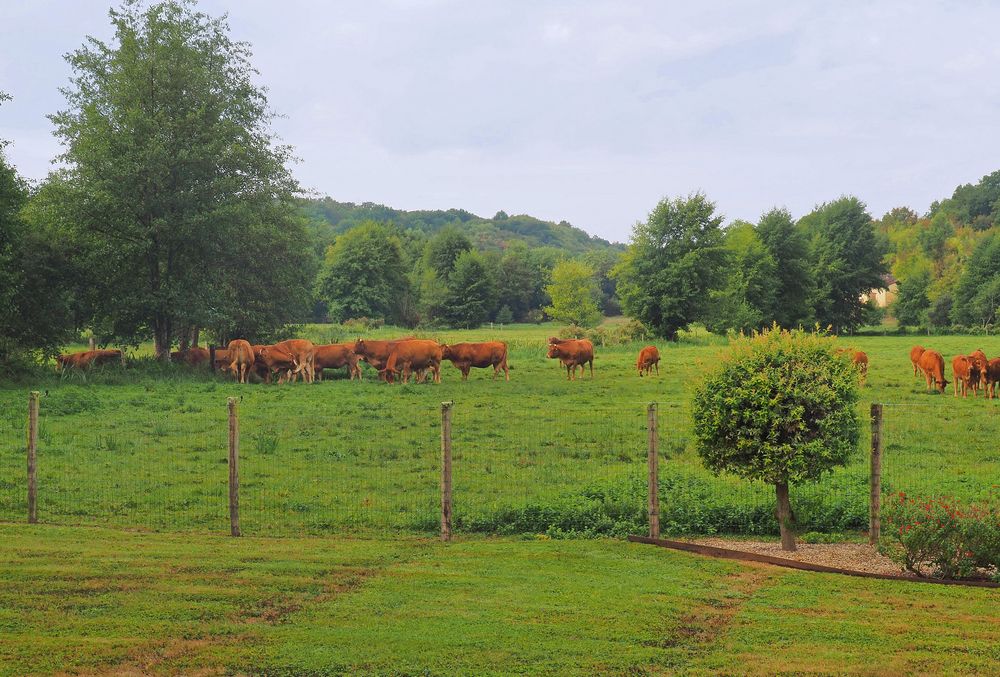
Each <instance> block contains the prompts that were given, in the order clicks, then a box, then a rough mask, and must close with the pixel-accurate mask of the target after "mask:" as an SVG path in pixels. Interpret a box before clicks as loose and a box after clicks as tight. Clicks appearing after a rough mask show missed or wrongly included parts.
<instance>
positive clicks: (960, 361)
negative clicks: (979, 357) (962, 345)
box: [951, 355, 979, 397]
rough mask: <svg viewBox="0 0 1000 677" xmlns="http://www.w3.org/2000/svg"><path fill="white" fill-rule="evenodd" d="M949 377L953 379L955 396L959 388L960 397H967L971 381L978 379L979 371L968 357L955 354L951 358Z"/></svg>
mask: <svg viewBox="0 0 1000 677" xmlns="http://www.w3.org/2000/svg"><path fill="white" fill-rule="evenodd" d="M951 377H952V378H953V379H955V382H954V384H953V387H954V390H955V397H958V393H959V390H961V392H962V397H967V396H968V393H969V388H970V387H971V386H972V384H973V381H975V382H978V381H979V371H978V369H977V367H976V365H975V363H974V362H973V361H972V359H971V358H970V357H968V356H967V355H956V356H955V357H953V358H952V360H951Z"/></svg>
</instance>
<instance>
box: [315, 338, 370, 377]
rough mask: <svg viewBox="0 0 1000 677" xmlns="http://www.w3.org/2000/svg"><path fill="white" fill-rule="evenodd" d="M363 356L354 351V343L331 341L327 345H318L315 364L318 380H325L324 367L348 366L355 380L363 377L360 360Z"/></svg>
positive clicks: (349, 372)
mask: <svg viewBox="0 0 1000 677" xmlns="http://www.w3.org/2000/svg"><path fill="white" fill-rule="evenodd" d="M360 359H361V358H360V357H359V356H358V355H357V353H355V352H354V344H353V343H331V344H329V345H325V346H316V355H315V357H314V360H313V365H314V368H315V371H316V380H317V381H322V380H323V370H324V369H340V368H341V367H347V373H348V375H349V376H350V377H351V380H352V381H353V380H354V379H355V377H356V378H358V379H360V378H361V366H360V365H359V364H358V361H359V360H360Z"/></svg>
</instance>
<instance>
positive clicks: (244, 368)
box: [226, 339, 255, 383]
mask: <svg viewBox="0 0 1000 677" xmlns="http://www.w3.org/2000/svg"><path fill="white" fill-rule="evenodd" d="M226 351H227V352H228V353H229V370H230V371H231V372H233V376H235V377H236V382H237V383H246V382H247V375H248V374H249V373H250V370H251V369H253V363H254V360H255V357H254V352H253V346H251V345H250V342H249V341H246V340H244V339H233V340H232V341H230V342H229V345H228V346H226Z"/></svg>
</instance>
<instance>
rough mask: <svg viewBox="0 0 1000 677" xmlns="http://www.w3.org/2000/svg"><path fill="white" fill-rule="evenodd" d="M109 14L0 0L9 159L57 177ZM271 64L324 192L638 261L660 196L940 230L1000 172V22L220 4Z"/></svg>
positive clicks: (548, 5) (593, 8)
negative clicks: (862, 216)
mask: <svg viewBox="0 0 1000 677" xmlns="http://www.w3.org/2000/svg"><path fill="white" fill-rule="evenodd" d="M110 4H111V3H109V2H108V1H107V0H30V1H28V0H24V1H22V0H0V26H2V35H3V41H2V43H0V90H3V91H6V92H8V93H9V94H11V95H13V96H14V101H13V102H10V103H7V104H5V105H3V106H2V107H0V138H5V139H8V140H10V141H11V142H12V145H11V146H10V147H8V151H7V152H8V155H9V157H10V159H11V160H12V161H13V162H14V163H15V164H16V165H17V167H18V169H19V171H20V172H21V173H22V174H23V175H25V176H28V177H30V178H32V179H41V178H43V177H44V176H45V174H46V173H47V172H48V171H49V168H50V167H51V164H50V162H51V160H52V158H53V157H54V156H55V155H56V154H57V153H58V152H59V146H58V144H57V142H56V141H55V139H54V138H53V137H52V134H51V131H52V125H51V123H50V122H49V121H48V119H47V118H46V117H45V116H46V114H48V113H52V112H54V111H56V110H58V109H59V108H60V107H62V106H63V99H62V96H61V95H60V94H59V92H58V87H60V86H62V85H64V84H65V83H66V82H67V78H68V76H69V69H68V67H67V65H66V63H65V61H64V60H63V58H62V55H63V54H65V53H66V52H68V51H70V50H72V49H75V48H76V47H78V46H79V45H80V44H82V42H83V40H84V37H85V36H86V35H88V34H89V35H93V36H96V37H99V38H104V39H107V38H110V37H111V30H110V24H109V22H108V17H107V9H108V7H109V6H110ZM200 6H201V8H202V9H203V10H204V11H207V12H208V13H210V14H213V15H218V14H221V13H223V12H228V13H229V16H230V25H231V27H232V35H233V36H234V37H235V38H237V39H241V40H247V41H249V42H250V43H252V45H253V48H254V59H253V61H254V64H255V65H256V67H257V68H258V70H259V71H260V81H261V83H262V84H264V85H266V86H267V87H268V88H269V90H270V100H271V103H272V105H273V107H274V108H275V109H276V110H277V111H278V112H280V113H282V114H283V115H285V116H286V117H285V118H284V119H281V120H279V121H278V122H277V124H276V127H277V131H278V132H279V134H280V135H281V136H282V137H283V139H284V140H285V141H286V142H288V143H290V144H292V145H293V146H294V147H295V148H296V151H297V154H298V156H299V157H301V159H302V162H301V163H300V164H298V165H297V166H296V167H295V169H294V171H295V173H296V175H297V176H298V177H299V179H300V181H301V182H302V183H303V184H304V185H305V186H306V187H308V188H310V189H313V190H315V191H317V192H318V193H320V194H323V195H330V196H331V197H333V198H334V199H337V200H341V201H351V202H364V201H373V202H381V203H384V204H387V205H391V206H394V207H399V208H404V209H434V208H449V207H460V208H464V209H468V210H470V211H472V212H475V213H477V214H481V215H485V216H491V215H493V213H495V212H496V211H497V210H500V209H503V210H505V211H507V212H508V213H511V214H517V213H528V214H532V215H535V216H538V217H541V218H545V219H550V220H554V221H560V220H567V221H569V222H571V223H573V224H574V225H577V226H579V227H581V228H583V229H585V230H587V231H588V232H590V233H593V234H597V235H600V236H602V237H605V238H608V239H612V240H621V241H624V240H626V239H627V238H628V236H629V233H630V231H631V227H632V224H634V223H635V222H636V221H637V220H640V219H645V217H646V215H647V214H648V213H649V211H650V209H652V207H653V206H654V205H655V204H656V202H657V201H658V200H660V199H661V198H663V197H664V196H675V195H686V194H688V193H690V192H692V191H696V190H702V191H704V192H705V193H707V194H708V196H709V197H710V198H711V199H712V200H714V201H715V202H716V203H717V205H718V207H719V210H720V211H721V212H722V213H723V214H725V215H726V217H727V219H735V218H743V219H749V220H756V219H757V218H758V217H759V215H760V214H761V213H762V212H763V211H765V210H767V209H768V208H770V207H771V206H773V205H784V206H787V207H788V208H789V209H790V210H791V211H792V213H793V214H794V215H796V216H800V215H802V214H804V213H806V212H808V211H809V210H810V209H812V207H813V206H815V205H816V204H817V203H821V202H824V201H827V200H830V199H834V198H836V197H838V196H839V195H841V194H845V193H850V194H854V195H857V196H858V197H860V198H861V199H862V200H864V201H865V202H867V203H868V205H869V207H870V211H871V212H872V214H873V215H874V216H876V217H878V216H880V215H881V214H883V213H884V212H885V211H887V210H889V209H890V208H892V207H894V206H899V205H907V206H910V207H912V208H914V209H916V210H917V211H920V212H922V211H925V210H926V209H927V207H928V205H929V204H930V202H931V201H933V200H935V199H940V198H942V197H947V196H948V195H950V194H951V191H952V190H953V189H954V188H955V186H956V185H958V184H960V183H968V182H975V181H977V180H978V179H979V178H980V177H981V176H983V175H984V174H987V173H989V172H991V171H994V170H996V169H1000V125H998V122H1000V39H998V38H997V28H998V27H1000V3H997V2H960V1H957V0H955V1H951V2H920V1H916V0H906V1H901V2H841V1H838V2H829V1H823V2H804V1H798V0H797V1H789V2H783V3H782V2H777V1H770V2H719V3H713V2H690V1H685V2H626V1H618V0H608V1H593V2H587V1H584V0H576V1H567V2H545V1H542V0H529V1H526V2H512V1H511V0H496V1H495V2H489V3H486V2H473V1H470V0H460V1H456V2H448V1H437V0H406V1H404V0H400V1H398V2H375V1H366V2H319V1H317V0H308V1H307V0H282V1H281V2H274V1H272V0H202V2H201V3H200Z"/></svg>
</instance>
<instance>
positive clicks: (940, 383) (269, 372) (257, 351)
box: [56, 337, 1000, 399]
mask: <svg viewBox="0 0 1000 677" xmlns="http://www.w3.org/2000/svg"><path fill="white" fill-rule="evenodd" d="M547 354H548V357H549V358H552V359H558V360H559V361H560V362H561V363H562V365H563V366H564V367H566V378H567V379H569V380H574V379H576V369H577V367H580V370H581V375H585V368H586V366H587V365H589V366H590V376H591V378H593V377H594V346H593V344H592V343H591V342H590V341H588V340H587V339H560V338H556V337H552V338H550V339H549V342H548V353H547ZM170 357H171V359H172V360H173V361H175V362H179V363H183V364H188V365H191V366H202V365H208V364H209V362H210V361H211V353H210V351H209V350H208V349H206V348H188V349H187V350H182V351H176V352H173V353H171V354H170ZM444 360H448V361H450V362H451V363H452V364H453V365H454V366H455V367H457V368H458V369H459V371H461V372H462V380H463V381H464V380H466V379H468V377H469V372H470V371H471V369H472V368H473V367H475V368H479V369H485V368H488V367H492V368H493V378H494V379H495V378H496V377H497V376H498V375H499V374H500V372H501V371H503V373H504V377H505V378H506V380H508V381H509V380H510V369H509V367H508V365H507V344H506V343H504V342H502V341H486V342H483V343H453V344H450V345H449V344H443V343H438V342H437V341H431V340H429V339H418V338H413V337H405V338H400V339H394V340H391V341H372V340H365V339H358V340H357V341H355V342H353V343H332V344H329V345H316V344H314V343H312V341H307V340H305V339H289V340H287V341H281V342H279V343H275V344H273V345H251V344H250V343H249V342H248V341H245V340H243V339H236V340H234V341H231V342H230V343H229V345H228V346H227V347H226V348H225V349H221V348H220V349H216V350H215V364H214V365H213V366H214V368H215V369H218V370H220V371H223V372H229V373H231V374H232V375H233V377H234V378H235V379H236V380H237V381H238V382H240V383H246V382H247V381H248V380H249V377H250V375H251V374H256V375H257V376H258V377H260V378H261V379H262V380H263V381H265V382H266V383H271V382H272V380H273V378H274V377H275V376H276V377H277V381H278V383H285V382H294V381H296V380H298V379H299V378H302V380H304V381H305V382H307V383H312V382H313V381H322V380H323V370H324V369H343V368H346V369H347V373H348V374H349V376H350V378H351V380H353V379H355V378H357V379H359V380H360V379H361V377H362V373H361V363H362V362H365V363H367V364H368V365H370V366H371V367H372V368H374V369H375V370H376V371H377V372H378V377H379V379H380V380H383V381H386V382H387V383H394V382H395V381H396V380H397V379H400V380H402V382H403V383H407V382H408V381H409V380H410V377H411V376H413V377H414V379H415V380H416V381H417V382H418V383H421V382H423V381H424V380H425V379H426V376H427V372H430V373H431V377H432V380H433V382H434V383H440V382H441V362H443V361H444ZM114 362H120V363H122V364H124V355H123V354H122V351H120V350H87V351H83V352H79V353H72V354H68V355H60V356H59V357H57V358H56V365H57V369H60V370H63V369H71V368H72V369H86V368H89V367H92V366H100V365H103V364H109V363H114ZM659 362H660V353H659V351H658V350H657V349H656V346H646V347H644V348H643V349H642V350H641V351H640V352H639V357H638V359H637V361H636V368H637V369H638V371H639V376H643V375H644V374H645V375H649V374H650V373H651V372H652V370H653V369H655V370H656V373H657V374H659V373H660V367H659ZM851 362H853V363H854V364H855V365H856V366H857V368H858V370H859V371H860V373H861V377H862V379H864V377H865V376H867V373H868V356H867V355H866V354H865V353H863V352H862V351H860V350H853V351H851ZM910 362H912V363H913V374H914V376H916V375H918V374H920V373H922V374H923V375H924V378H925V379H926V380H927V389H928V390H932V389H933V388H935V387H936V388H937V390H938V391H939V392H941V393H944V391H945V388H946V386H947V385H948V383H954V389H955V397H958V396H959V393H961V395H962V397H967V396H968V392H969V391H970V390H971V391H972V394H973V396H976V395H977V394H978V393H979V390H980V389H982V390H983V392H984V393H985V394H986V397H987V398H989V399H993V397H994V396H995V395H996V385H997V383H1000V357H995V358H993V359H992V360H990V359H987V358H986V355H985V354H984V353H983V351H982V350H976V351H975V352H973V353H971V354H969V355H956V356H955V357H954V358H953V359H952V361H951V369H952V378H953V381H948V380H947V379H945V376H944V358H943V357H941V353H939V352H938V351H936V350H930V349H925V348H924V347H923V346H913V348H912V349H911V350H910Z"/></svg>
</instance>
